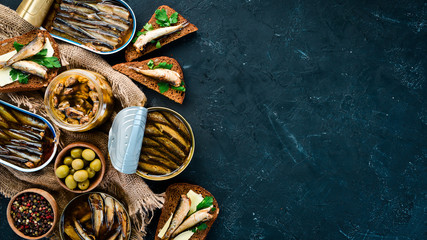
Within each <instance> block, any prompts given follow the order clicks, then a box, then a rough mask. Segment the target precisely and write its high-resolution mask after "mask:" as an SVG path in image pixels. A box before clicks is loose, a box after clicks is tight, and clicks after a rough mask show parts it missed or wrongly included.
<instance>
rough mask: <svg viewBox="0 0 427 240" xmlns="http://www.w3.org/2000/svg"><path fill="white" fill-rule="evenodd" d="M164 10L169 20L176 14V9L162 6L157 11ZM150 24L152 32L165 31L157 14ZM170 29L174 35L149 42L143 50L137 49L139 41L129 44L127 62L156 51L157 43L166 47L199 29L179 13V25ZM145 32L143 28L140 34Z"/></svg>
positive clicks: (176, 24) (126, 55)
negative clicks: (158, 20) (159, 22)
mask: <svg viewBox="0 0 427 240" xmlns="http://www.w3.org/2000/svg"><path fill="white" fill-rule="evenodd" d="M162 9H164V10H166V13H167V16H168V18H170V16H171V15H172V14H174V13H175V12H176V11H175V10H174V9H172V8H170V7H169V6H166V5H162V6H160V7H159V8H157V10H162ZM148 24H151V26H152V27H153V30H152V31H154V30H160V29H165V27H160V25H159V24H158V23H157V19H156V13H154V14H153V16H152V17H151V18H150V20H149V21H148ZM177 26H180V27H177ZM173 27H177V29H172V28H173ZM170 28H171V31H173V32H172V33H170V34H167V35H164V36H163V37H160V38H158V39H155V42H154V43H151V42H149V43H147V44H145V45H144V46H143V48H142V50H139V49H137V48H136V47H135V44H137V42H138V40H137V42H135V43H132V44H129V46H128V47H127V48H126V53H125V58H126V61H127V62H130V61H132V60H134V59H137V58H139V57H141V56H143V55H145V54H147V53H149V52H152V51H154V50H156V49H157V47H156V45H157V42H159V44H160V46H161V47H163V46H164V45H166V44H168V43H170V42H173V41H175V40H177V39H178V38H181V37H184V36H185V35H188V34H190V33H192V32H195V31H197V30H198V28H197V27H196V26H195V25H194V24H191V23H190V22H189V21H188V20H187V19H185V18H184V17H183V16H182V15H181V14H179V12H178V21H177V23H175V24H173V25H171V26H170ZM144 31H145V29H144V28H143V29H141V31H140V32H144ZM152 31H148V32H147V33H150V32H152ZM150 34H151V33H150ZM142 36H143V35H141V36H140V37H142Z"/></svg>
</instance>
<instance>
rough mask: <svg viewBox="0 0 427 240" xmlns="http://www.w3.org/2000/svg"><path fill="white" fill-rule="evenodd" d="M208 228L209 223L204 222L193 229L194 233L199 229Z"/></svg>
mask: <svg viewBox="0 0 427 240" xmlns="http://www.w3.org/2000/svg"><path fill="white" fill-rule="evenodd" d="M206 228H208V225H206V223H202V224H200V225H199V226H196V227H194V228H193V229H191V231H193V233H196V232H197V231H201V230H205V229H206Z"/></svg>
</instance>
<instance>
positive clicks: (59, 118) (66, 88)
mask: <svg viewBox="0 0 427 240" xmlns="http://www.w3.org/2000/svg"><path fill="white" fill-rule="evenodd" d="M44 104H45V106H46V111H47V114H48V116H49V117H50V119H51V120H52V121H53V123H54V124H56V125H57V126H59V127H61V128H63V129H65V130H68V131H73V132H84V131H88V130H90V129H93V128H95V127H97V126H99V125H100V124H102V123H103V122H105V121H106V120H107V119H108V117H109V116H110V114H111V112H112V108H113V93H112V91H111V86H110V84H109V83H108V82H107V81H106V79H105V77H104V76H102V75H101V74H99V73H96V72H92V71H88V70H83V69H71V70H68V71H65V72H63V73H61V74H59V75H58V76H56V77H55V78H54V79H53V80H52V81H51V82H50V84H49V85H48V86H47V89H46V92H45V96H44Z"/></svg>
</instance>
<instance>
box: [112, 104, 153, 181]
mask: <svg viewBox="0 0 427 240" xmlns="http://www.w3.org/2000/svg"><path fill="white" fill-rule="evenodd" d="M146 122H147V109H146V108H144V107H136V106H135V107H127V108H125V109H123V110H121V111H120V112H119V113H118V114H117V116H116V117H115V119H114V121H113V125H112V126H111V128H110V132H109V136H108V153H109V155H110V159H111V163H112V165H113V167H114V168H115V169H117V170H118V171H119V172H122V173H126V174H132V173H135V172H136V169H137V168H138V161H139V156H140V153H141V146H142V139H143V138H144V131H145V124H146Z"/></svg>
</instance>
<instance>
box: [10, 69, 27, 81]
mask: <svg viewBox="0 0 427 240" xmlns="http://www.w3.org/2000/svg"><path fill="white" fill-rule="evenodd" d="M9 76H10V77H11V78H12V80H13V81H16V80H18V82H19V83H24V84H25V83H28V76H29V74H25V73H24V72H22V71H20V70H16V69H13V68H12V70H10V72H9Z"/></svg>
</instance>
